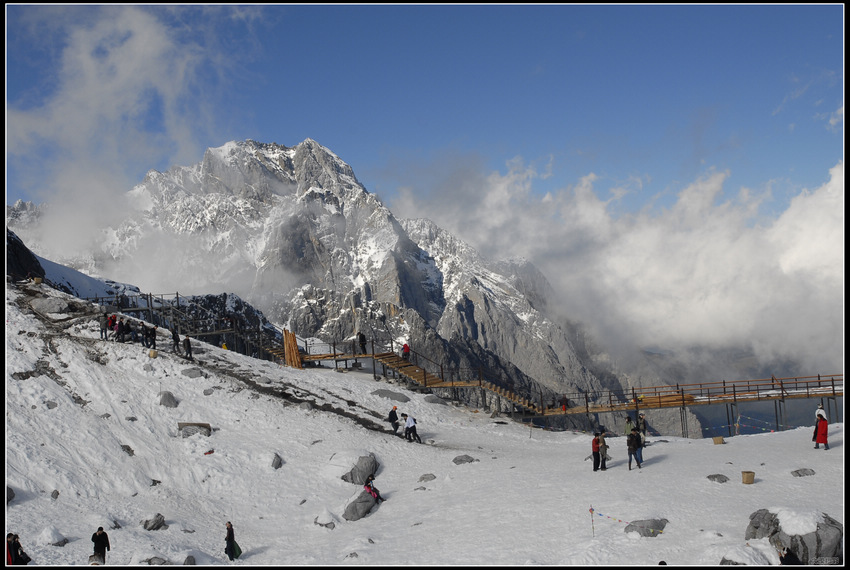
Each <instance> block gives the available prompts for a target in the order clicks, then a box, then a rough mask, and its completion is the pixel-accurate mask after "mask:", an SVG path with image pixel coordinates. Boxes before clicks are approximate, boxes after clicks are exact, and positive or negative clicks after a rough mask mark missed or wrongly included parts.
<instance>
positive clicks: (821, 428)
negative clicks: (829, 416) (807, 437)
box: [815, 414, 829, 449]
mask: <svg viewBox="0 0 850 570" xmlns="http://www.w3.org/2000/svg"><path fill="white" fill-rule="evenodd" d="M828 426H829V422H827V421H826V416H822V415H820V414H818V428H817V429H818V431H817V436H815V449H820V447H819V446H820V444H823V448H824V449H829V443H828V442H827V438H826V435H827V429H828Z"/></svg>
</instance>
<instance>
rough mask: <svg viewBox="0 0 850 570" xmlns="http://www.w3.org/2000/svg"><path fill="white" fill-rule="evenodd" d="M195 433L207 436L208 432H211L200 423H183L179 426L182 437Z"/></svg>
mask: <svg viewBox="0 0 850 570" xmlns="http://www.w3.org/2000/svg"><path fill="white" fill-rule="evenodd" d="M196 433H199V434H201V435H203V436H206V437H209V436H210V434H211V433H212V431H211V429H210V428H208V427H207V426H202V425H197V424H191V425H185V426H183V427H181V428H180V435H181V436H182V437H184V438H185V437H192V436H193V435H195V434H196Z"/></svg>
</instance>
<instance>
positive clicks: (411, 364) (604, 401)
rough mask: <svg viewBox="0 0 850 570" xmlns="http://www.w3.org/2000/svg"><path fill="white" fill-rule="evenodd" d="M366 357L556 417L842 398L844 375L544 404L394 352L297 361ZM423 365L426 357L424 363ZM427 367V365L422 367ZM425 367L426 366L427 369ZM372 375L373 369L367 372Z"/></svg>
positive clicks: (424, 382) (438, 384)
mask: <svg viewBox="0 0 850 570" xmlns="http://www.w3.org/2000/svg"><path fill="white" fill-rule="evenodd" d="M362 359H372V360H373V362H374V363H377V364H380V365H381V366H382V367H384V369H385V370H384V372H383V375H384V376H386V370H387V369H389V370H391V371H392V372H393V373H394V374H397V375H398V376H400V377H402V378H405V379H407V380H408V381H410V382H413V383H415V384H416V385H418V386H421V387H422V388H428V389H433V390H439V389H442V388H480V389H484V390H487V391H489V392H492V393H493V394H495V395H497V396H499V397H500V398H502V399H504V400H507V401H508V402H510V403H512V404H513V405H515V406H517V407H518V408H520V409H521V410H522V411H523V412H525V413H530V414H533V415H538V416H558V415H571V414H601V413H609V412H623V413H629V412H635V413H638V412H640V411H641V410H649V409H661V408H688V407H691V406H707V405H716V404H731V405H737V404H740V403H746V402H758V401H785V400H790V399H797V398H831V399H834V398H838V397H842V396H843V395H844V374H843V373H842V374H828V375H821V374H819V375H817V376H802V377H791V378H776V377H771V378H765V379H757V380H736V381H719V382H701V383H697V384H677V385H672V386H668V385H664V386H647V387H643V388H633V389H632V390H631V391H630V392H629V393H623V392H617V391H612V390H603V391H599V392H575V393H566V394H561V395H557V396H555V397H553V398H551V399H550V400H549V401H548V402H546V401H543V396H542V395H541V396H540V397H539V398H538V399H537V400H534V399H533V398H529V397H525V396H521V395H519V394H516V393H514V392H513V391H511V390H509V389H508V388H505V387H503V386H499V385H497V384H495V383H493V382H490V381H488V380H487V379H486V378H485V374H484V373H483V371H478V373H477V375H475V374H467V375H466V376H465V377H463V376H462V375H459V374H454V373H448V374H447V373H446V372H445V371H444V370H443V367H442V366H434V365H433V364H434V363H432V362H426V365H425V366H421V365H419V364H418V362H421V361H422V360H423V358H422V357H421V355H418V354H416V353H413V359H412V360H406V359H404V358H402V357H401V356H400V355H398V354H397V353H395V352H375V351H374V348H373V352H372V353H365V354H364V353H361V354H357V353H356V352H355V351H354V350H353V347H352V350H351V352H347V353H337V352H336V350H335V347H334V350H333V352H326V353H320V354H312V355H310V354H302V355H301V360H302V361H304V362H309V361H322V360H330V361H334V362H335V363H337V362H342V361H345V362H347V361H357V360H362ZM424 360H426V361H427V359H424ZM427 364H431V365H432V366H427ZM428 368H431V370H430V371H429V370H428ZM373 373H374V374H375V376H377V371H376V370H375V371H374V372H373Z"/></svg>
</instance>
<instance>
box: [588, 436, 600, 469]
mask: <svg viewBox="0 0 850 570" xmlns="http://www.w3.org/2000/svg"><path fill="white" fill-rule="evenodd" d="M590 449H591V450H592V451H593V470H594V471H599V461H600V455H599V432H596V433H594V434H593V441H592V442H591V444H590Z"/></svg>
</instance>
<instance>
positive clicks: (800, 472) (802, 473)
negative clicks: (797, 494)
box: [791, 468, 815, 477]
mask: <svg viewBox="0 0 850 570" xmlns="http://www.w3.org/2000/svg"><path fill="white" fill-rule="evenodd" d="M814 474H815V471H814V469H808V468H803V469H797V470H795V471H792V472H791V475H793V476H794V477H808V476H809V475H814Z"/></svg>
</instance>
